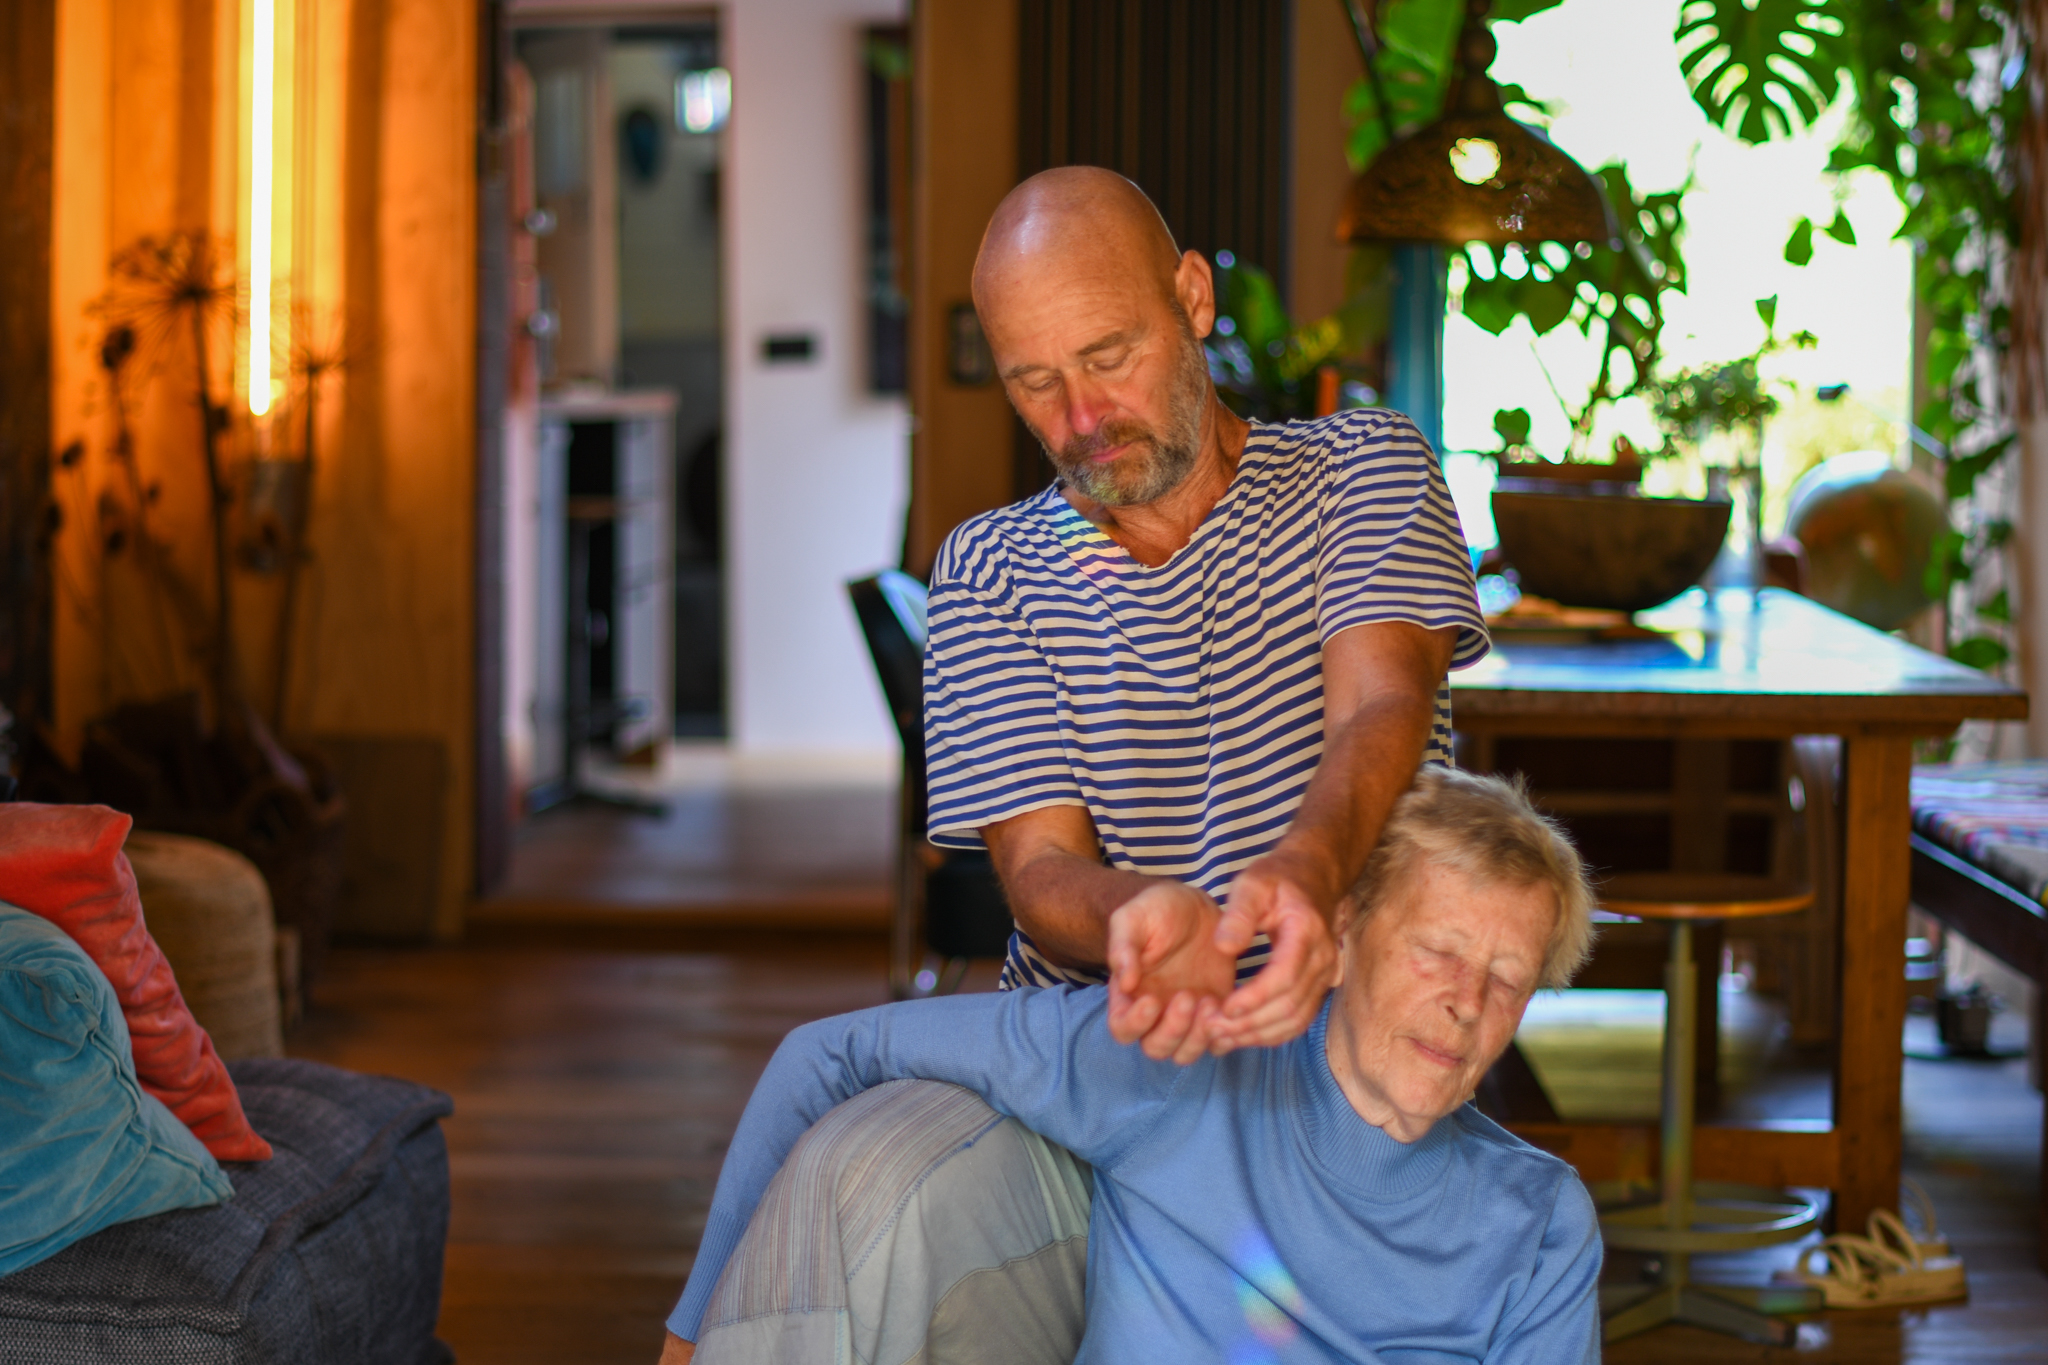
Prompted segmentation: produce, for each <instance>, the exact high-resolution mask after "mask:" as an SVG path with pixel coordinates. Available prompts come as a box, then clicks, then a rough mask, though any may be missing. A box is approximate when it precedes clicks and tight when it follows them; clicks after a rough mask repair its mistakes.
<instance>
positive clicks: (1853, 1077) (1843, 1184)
mask: <svg viewBox="0 0 2048 1365" xmlns="http://www.w3.org/2000/svg"><path fill="white" fill-rule="evenodd" d="M1842 759H1843V767H1844V768H1845V769H1846V771H1845V773H1844V778H1845V781H1844V784H1843V785H1844V788H1845V790H1844V798H1843V845H1844V846H1843V857H1842V929H1841V936H1840V944H1841V948H1840V956H1839V964H1840V972H1841V978H1840V980H1841V989H1840V995H1839V997H1838V998H1839V999H1840V1001H1841V1029H1840V1032H1839V1035H1838V1036H1839V1038H1840V1048H1841V1052H1840V1059H1839V1061H1838V1062H1837V1064H1836V1067H1835V1124H1834V1127H1835V1140H1836V1143H1837V1144H1838V1151H1839V1154H1840V1171H1841V1174H1840V1178H1839V1180H1840V1183H1839V1184H1838V1185H1837V1187H1836V1189H1835V1229H1836V1231H1838V1232H1856V1233H1860V1232H1862V1231H1863V1225H1864V1222H1865V1220H1866V1219H1868V1218H1869V1217H1870V1213H1871V1210H1873V1209H1880V1208H1885V1209H1888V1208H1895V1207H1897V1205H1898V1201H1899V1153H1900V1146H1901V1142H1900V1121H1901V1115H1900V1102H1899V1073H1900V1068H1901V1064H1902V1059H1901V1055H1900V1033H1901V1032H1902V1030H1903V1029H1904V1028H1905V1021H1906V904H1907V898H1908V894H1909V890H1908V888H1909V884H1910V879H1911V873H1912V853H1911V850H1910V848H1909V847H1908V846H1907V843H1906V836H1907V833H1908V832H1909V831H1910V829H1911V827H1912V806H1911V802H1910V799H1909V795H1908V783H1909V781H1910V780H1911V777H1912V768H1913V741H1912V740H1911V739H1910V738H1905V737H1894V736H1889V735H1886V736H1857V737H1852V738H1850V739H1849V741H1848V743H1847V745H1846V746H1845V751H1844V753H1843V755H1842Z"/></svg>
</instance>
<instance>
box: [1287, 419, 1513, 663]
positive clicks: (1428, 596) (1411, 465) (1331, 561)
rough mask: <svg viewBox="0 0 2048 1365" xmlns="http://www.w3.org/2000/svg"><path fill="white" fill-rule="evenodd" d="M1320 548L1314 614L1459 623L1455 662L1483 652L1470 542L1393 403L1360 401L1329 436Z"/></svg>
mask: <svg viewBox="0 0 2048 1365" xmlns="http://www.w3.org/2000/svg"><path fill="white" fill-rule="evenodd" d="M1329 440H1330V450H1329V456H1328V465H1327V470H1328V481H1329V482H1328V486H1327V487H1326V488H1325V490H1324V493H1323V499H1322V507H1321V513H1320V515H1321V519H1322V526H1321V536H1320V538H1319V540H1320V544H1319V547H1318V550H1317V554H1316V622H1317V627H1318V629H1319V630H1320V631H1321V633H1322V638H1323V639H1324V640H1325V641H1328V640H1329V639H1330V637H1332V636H1333V635H1336V634H1337V633H1338V632H1339V631H1342V630H1348V629H1349V628H1351V627H1352V626H1360V625H1369V624H1373V623H1376V622H1381V621H1408V622H1412V623H1413V624H1415V625H1418V626H1422V627H1425V628H1427V629H1431V630H1436V629H1441V628H1444V627H1447V626H1455V627H1457V629H1458V643H1457V645H1456V647H1455V648H1454V649H1453V651H1452V653H1451V667H1453V668H1463V667H1465V666H1467V665H1469V664H1474V663H1477V662H1478V661H1479V660H1480V659H1481V658H1483V657H1485V655H1486V651H1487V648H1488V644H1487V637H1486V622H1485V619H1484V618H1483V617H1482V616H1481V615H1480V612H1479V599H1478V594H1477V592H1476V590H1475V588H1474V584H1473V578H1472V557H1471V552H1470V551H1469V550H1468V549H1467V548H1466V546H1465V533H1464V531H1463V529H1462V528H1461V527H1460V526H1459V525H1458V512H1457V508H1456V506H1455V505H1454V504H1453V503H1452V502H1451V492H1450V489H1449V488H1448V487H1447V486H1446V485H1445V483H1444V478H1443V472H1442V470H1441V469H1439V468H1438V466H1437V460H1436V455H1435V453H1434V452H1432V451H1431V450H1430V448H1429V443H1428V442H1427V441H1425V440H1424V439H1423V437H1422V433H1421V432H1419V431H1417V430H1416V429H1415V424H1414V423H1413V422H1411V421H1409V420H1408V419H1407V418H1406V417H1404V416H1402V415H1401V414H1399V413H1394V412H1385V411H1380V410H1371V411H1361V412H1360V413H1358V414H1357V416H1355V417H1353V418H1352V419H1351V420H1350V421H1348V422H1345V423H1343V424H1341V425H1339V426H1337V427H1336V428H1335V429H1333V430H1332V431H1331V433H1330V436H1329Z"/></svg>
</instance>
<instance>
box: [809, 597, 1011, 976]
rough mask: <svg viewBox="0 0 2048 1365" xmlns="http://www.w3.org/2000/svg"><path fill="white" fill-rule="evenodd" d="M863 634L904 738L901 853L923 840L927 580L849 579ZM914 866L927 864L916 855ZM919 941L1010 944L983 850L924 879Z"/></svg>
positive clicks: (946, 950) (964, 949)
mask: <svg viewBox="0 0 2048 1365" xmlns="http://www.w3.org/2000/svg"><path fill="white" fill-rule="evenodd" d="M846 595H847V596H848V597H850V598H852V599H853V613H854V615H855V617H857V618H858V619H859V621H860V629H861V634H862V635H864V636H865V637H867V642H868V653H869V654H870V655H872V656H873V658H874V662H875V674H876V676H877V677H879V678H880V679H881V683H882V696H883V699H884V700H886V701H887V702H888V704H889V714H890V716H891V717H892V718H893V719H894V720H895V722H896V733H897V735H898V737H899V738H901V740H902V741H903V785H904V795H905V798H906V799H905V801H904V811H903V831H902V835H903V840H904V847H905V849H906V856H907V857H910V858H916V857H917V854H915V853H910V852H908V850H911V849H915V848H917V847H918V846H919V845H922V844H923V842H924V825H925V785H924V780H925V769H924V645H925V638H926V631H925V586H924V584H922V583H920V582H918V581H917V580H916V579H915V578H912V577H911V576H910V575H909V574H907V573H904V572H902V571H901V570H898V569H884V570H882V571H881V572H880V573H877V574H873V575H871V576H869V577H867V578H857V579H855V580H853V581H852V582H850V583H848V584H847V585H846ZM918 865H919V866H924V865H923V863H922V860H921V859H920V860H919V863H918ZM919 880H921V882H922V886H921V888H920V889H921V891H922V893H923V901H924V905H923V911H924V946H925V947H926V948H929V949H930V950H931V951H932V952H934V953H937V954H938V955H939V956H940V957H946V958H968V957H1001V956H1002V955H1003V954H1004V953H1006V952H1008V951H1009V946H1010V929H1011V927H1012V925H1011V921H1010V908H1009V905H1008V904H1007V903H1006V902H1005V901H1004V899H1003V890H1002V885H1001V883H1000V882H999V881H997V879H996V873H995V866H994V864H993V863H991V862H990V861H989V856H988V854H987V853H986V852H984V851H981V850H963V849H947V850H946V851H945V856H944V858H943V860H941V861H940V862H939V864H938V866H936V867H925V868H924V872H923V876H922V878H921V879H919Z"/></svg>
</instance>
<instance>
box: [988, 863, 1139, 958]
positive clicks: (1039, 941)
mask: <svg viewBox="0 0 2048 1365" xmlns="http://www.w3.org/2000/svg"><path fill="white" fill-rule="evenodd" d="M1157 880H1158V879H1157V878H1154V877H1147V876H1145V875H1143V874H1142V873H1137V872H1127V871H1124V870H1123V869H1121V868H1115V867H1109V866H1107V865H1106V864H1104V863H1102V862H1101V861H1100V860H1098V859H1095V858H1086V857H1082V856H1081V855H1079V854H1076V853H1072V852H1069V851H1067V850H1064V849H1057V848H1048V849H1044V850H1042V851H1040V852H1037V853H1035V854H1033V855H1031V856H1030V857H1028V858H1024V859H1020V860H1019V861H1018V862H1017V863H1016V865H1015V866H1014V867H1013V868H1012V869H1011V871H1010V872H1009V874H1008V875H1006V876H1005V877H1004V879H1003V884H1004V890H1005V891H1006V892H1007V893H1008V894H1009V898H1010V913H1011V915H1012V916H1014V917H1015V918H1016V921H1017V924H1018V927H1020V928H1021V929H1023V931H1024V932H1025V933H1026V934H1028V935H1030V937H1031V941H1032V943H1034V944H1035V945H1037V948H1038V951H1039V952H1040V953H1042V954H1044V955H1045V957H1046V959H1047V960H1048V961H1050V962H1053V963H1056V964H1058V965H1059V966H1062V967H1101V966H1102V965H1103V964H1104V963H1105V962H1106V961H1107V960H1108V955H1109V917H1110V916H1111V915H1113V914H1115V913H1116V909H1117V907H1118V906H1120V905H1122V904H1124V903H1125V902H1126V901H1128V900H1130V899H1131V898H1132V897H1133V896H1136V895H1137V894H1138V893H1139V892H1140V891H1143V890H1145V889H1146V888H1147V887H1149V886H1152V885H1154V884H1155V883H1156V882H1157Z"/></svg>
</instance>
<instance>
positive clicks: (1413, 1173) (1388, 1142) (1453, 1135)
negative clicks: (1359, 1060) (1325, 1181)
mask: <svg viewBox="0 0 2048 1365" xmlns="http://www.w3.org/2000/svg"><path fill="white" fill-rule="evenodd" d="M1336 998H1337V993H1336V992H1335V991H1332V992H1331V993H1330V994H1329V996H1328V997H1327V998H1326V999H1325V1000H1324V1001H1323V1008H1322V1012H1321V1013H1320V1014H1318V1015H1317V1016H1316V1022H1315V1024H1314V1025H1313V1026H1311V1027H1310V1029H1309V1031H1308V1033H1307V1035H1306V1036H1304V1038H1303V1039H1302V1043H1303V1044H1304V1046H1303V1047H1302V1049H1301V1052H1300V1062H1299V1065H1298V1066H1297V1067H1296V1074H1297V1075H1298V1076H1299V1077H1300V1081H1301V1084H1300V1085H1299V1086H1298V1087H1297V1091H1298V1093H1299V1095H1300V1098H1301V1107H1300V1110H1299V1113H1300V1115H1301V1127H1302V1132H1303V1134H1304V1136H1306V1138H1307V1139H1308V1146H1309V1150H1310V1151H1311V1152H1313V1153H1314V1154H1315V1157H1316V1159H1317V1160H1318V1161H1320V1162H1321V1163H1322V1165H1323V1166H1324V1168H1325V1169H1327V1170H1328V1171H1329V1173H1330V1175H1331V1176H1332V1177H1334V1178H1335V1179H1337V1180H1339V1181H1341V1182H1342V1183H1343V1184H1345V1185H1347V1186H1349V1187H1351V1188H1352V1189H1353V1190H1355V1191H1356V1192H1357V1193H1358V1194H1360V1195H1362V1196H1363V1197H1365V1198H1367V1199H1371V1200H1376V1201H1378V1202H1381V1203H1394V1202H1397V1201H1399V1200H1403V1199H1408V1198H1411V1197H1413V1196H1414V1195H1417V1194H1420V1193H1421V1192H1422V1191H1424V1190H1426V1189H1428V1188H1429V1187H1430V1186H1432V1185H1434V1184H1435V1183H1436V1181H1437V1178H1438V1177H1439V1176H1440V1175H1442V1173H1443V1170H1444V1167H1445V1165H1446V1164H1448V1162H1449V1161H1450V1158H1451V1146H1452V1144H1453V1143H1454V1142H1456V1141H1457V1121H1456V1119H1455V1117H1454V1116H1452V1115H1445V1116H1444V1117H1443V1118H1440V1119H1438V1120H1437V1121H1436V1123H1435V1125H1434V1126H1432V1127H1431V1128H1430V1130H1429V1132H1428V1133H1426V1134H1424V1135H1423V1136H1422V1137H1421V1138H1419V1139H1417V1140H1416V1141H1414V1142H1408V1143H1404V1142H1397V1141H1395V1140H1394V1139H1393V1138H1391V1137H1389V1136H1388V1135H1387V1133H1386V1132H1385V1130H1383V1129H1380V1128H1376V1127H1374V1126H1373V1125H1372V1124H1370V1123H1367V1122H1366V1121H1365V1120H1364V1119H1363V1118H1362V1117H1360V1116H1359V1113H1358V1111H1357V1110H1356V1109H1353V1108H1352V1107H1351V1101H1350V1100H1349V1099H1348V1098H1346V1097H1345V1094H1344V1090H1343V1087H1341V1086H1339V1085H1338V1084H1337V1078H1336V1076H1334V1075H1333V1074H1331V1071H1330V1052H1329V1028H1330V1008H1331V1006H1332V1004H1333V1003H1334V1002H1335V1000H1336Z"/></svg>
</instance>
